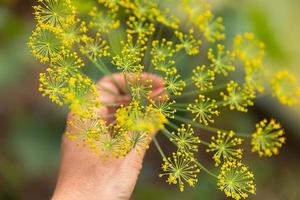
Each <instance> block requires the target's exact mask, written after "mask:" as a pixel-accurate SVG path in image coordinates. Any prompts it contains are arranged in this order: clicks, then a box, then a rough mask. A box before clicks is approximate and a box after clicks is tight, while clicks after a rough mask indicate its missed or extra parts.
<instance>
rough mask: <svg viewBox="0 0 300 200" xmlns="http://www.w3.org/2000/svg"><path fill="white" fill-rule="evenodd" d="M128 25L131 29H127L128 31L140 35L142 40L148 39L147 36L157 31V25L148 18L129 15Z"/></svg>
mask: <svg viewBox="0 0 300 200" xmlns="http://www.w3.org/2000/svg"><path fill="white" fill-rule="evenodd" d="M127 26H128V27H129V29H127V32H128V33H129V34H132V35H135V34H136V35H138V37H139V38H140V39H142V40H145V41H147V37H146V36H149V35H152V33H153V32H154V31H155V27H154V25H153V24H152V23H149V22H147V21H146V18H144V17H142V18H136V17H133V16H131V17H129V20H128V21H127Z"/></svg>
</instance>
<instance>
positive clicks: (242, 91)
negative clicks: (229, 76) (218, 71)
mask: <svg viewBox="0 0 300 200" xmlns="http://www.w3.org/2000/svg"><path fill="white" fill-rule="evenodd" d="M226 90H227V94H225V93H224V92H221V96H223V100H224V103H223V105H224V106H228V105H229V108H230V110H234V109H236V110H238V111H241V112H247V111H248V109H247V107H248V106H253V104H254V103H253V101H252V99H254V98H255V93H254V91H253V89H252V88H250V87H248V86H247V85H244V86H243V88H241V87H240V86H239V84H238V83H236V82H234V81H230V82H229V83H228V84H227V88H226Z"/></svg>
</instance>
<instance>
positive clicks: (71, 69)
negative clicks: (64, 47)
mask: <svg viewBox="0 0 300 200" xmlns="http://www.w3.org/2000/svg"><path fill="white" fill-rule="evenodd" d="M51 65H52V66H53V67H56V68H59V69H60V70H61V72H62V73H63V74H65V75H66V76H70V75H71V76H73V75H75V74H77V73H78V72H79V69H80V68H82V67H83V66H84V63H83V60H82V59H81V58H80V57H78V55H77V53H75V52H74V53H66V54H63V55H61V57H59V58H58V59H57V60H55V61H53V62H52V63H51Z"/></svg>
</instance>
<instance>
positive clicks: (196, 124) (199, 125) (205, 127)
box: [174, 116, 227, 133]
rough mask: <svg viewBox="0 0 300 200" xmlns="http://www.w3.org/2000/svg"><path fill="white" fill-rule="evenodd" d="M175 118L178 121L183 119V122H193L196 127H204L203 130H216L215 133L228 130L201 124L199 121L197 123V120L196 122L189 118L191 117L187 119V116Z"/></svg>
mask: <svg viewBox="0 0 300 200" xmlns="http://www.w3.org/2000/svg"><path fill="white" fill-rule="evenodd" d="M174 119H175V120H177V121H182V122H184V123H188V124H191V125H193V126H195V127H197V128H200V129H203V130H207V131H210V132H214V133H217V132H219V131H222V132H227V131H224V130H221V129H218V128H214V127H210V126H204V125H201V124H199V123H197V122H194V121H192V120H189V119H185V118H183V117H180V116H176V117H175V118H174Z"/></svg>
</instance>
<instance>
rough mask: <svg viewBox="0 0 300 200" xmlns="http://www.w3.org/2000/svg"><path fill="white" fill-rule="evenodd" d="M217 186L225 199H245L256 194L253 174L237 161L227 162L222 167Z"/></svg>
mask: <svg viewBox="0 0 300 200" xmlns="http://www.w3.org/2000/svg"><path fill="white" fill-rule="evenodd" d="M217 185H218V187H219V189H220V190H221V191H223V192H224V193H225V195H226V196H227V197H231V198H233V199H236V200H240V199H245V198H247V197H248V196H249V194H255V192H256V187H255V184H254V175H253V173H252V172H250V171H249V169H248V167H246V166H245V165H244V164H242V163H241V162H237V161H228V162H226V163H224V164H223V165H222V167H221V171H220V174H219V176H218V184H217Z"/></svg>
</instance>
